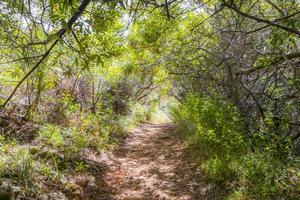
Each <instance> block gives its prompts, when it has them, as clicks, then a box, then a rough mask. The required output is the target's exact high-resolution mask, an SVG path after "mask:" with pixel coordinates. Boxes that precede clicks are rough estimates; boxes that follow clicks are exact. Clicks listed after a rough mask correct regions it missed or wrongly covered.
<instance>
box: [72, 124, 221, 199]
mask: <svg viewBox="0 0 300 200" xmlns="http://www.w3.org/2000/svg"><path fill="white" fill-rule="evenodd" d="M86 159H87V160H88V161H89V164H90V166H91V168H90V170H89V172H88V173H86V174H81V175H77V177H75V182H77V183H78V184H79V185H80V186H81V187H82V188H83V199H91V200H152V199H153V200H154V199H156V200H163V199H166V200H193V199H220V197H218V196H216V195H215V194H214V192H213V191H212V190H213V189H212V187H211V186H209V185H207V184H205V183H204V181H203V180H202V176H201V172H200V171H199V169H198V167H197V163H196V162H195V159H193V158H191V154H190V153H189V150H188V148H187V145H186V144H185V143H184V142H183V140H182V139H181V138H180V136H178V134H176V131H175V128H174V127H173V126H172V125H169V124H160V125H156V124H147V123H143V124H141V125H140V126H139V127H138V128H137V129H136V130H135V131H133V132H132V133H131V134H129V135H128V137H127V138H126V139H125V140H124V141H123V143H122V145H121V146H120V148H119V149H118V150H117V151H115V152H113V153H107V154H101V155H93V154H89V153H87V155H86Z"/></svg>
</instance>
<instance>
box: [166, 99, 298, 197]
mask: <svg viewBox="0 0 300 200" xmlns="http://www.w3.org/2000/svg"><path fill="white" fill-rule="evenodd" d="M171 114H172V116H173V120H174V121H175V122H176V124H177V126H178V129H179V131H181V132H183V133H185V135H186V138H187V139H188V141H190V143H191V144H192V145H193V146H194V147H197V148H196V150H197V153H198V155H199V159H200V163H201V165H200V167H201V169H202V170H203V172H204V174H205V177H206V178H207V180H208V181H211V182H214V183H215V184H218V185H219V186H222V187H226V188H228V187H229V188H231V191H232V193H231V194H229V195H228V197H227V199H240V200H242V199H298V198H299V195H298V193H297V187H298V188H299V174H300V170H299V159H298V158H297V157H295V156H293V155H292V150H291V145H290V140H289V139H288V138H284V137H283V136H277V135H275V134H270V133H268V134H267V132H263V130H261V132H258V133H255V134H252V136H251V137H249V133H248V134H246V133H245V132H244V131H243V128H242V127H243V123H242V120H240V117H239V115H238V112H237V110H236V109H235V108H234V107H233V106H232V105H229V104H227V103H226V102H224V101H222V100H220V99H218V98H217V97H206V98H204V97H201V96H199V95H194V94H190V95H188V96H187V97H186V99H185V101H184V102H183V103H182V104H181V105H177V106H176V107H173V108H172V109H171ZM244 135H248V137H247V138H246V137H244Z"/></svg>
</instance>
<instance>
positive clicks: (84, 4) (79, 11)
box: [1, 0, 91, 110]
mask: <svg viewBox="0 0 300 200" xmlns="http://www.w3.org/2000/svg"><path fill="white" fill-rule="evenodd" d="M90 2H91V0H83V1H82V2H81V4H80V6H79V7H78V9H77V11H76V12H75V13H74V15H73V16H72V17H71V18H70V19H69V20H68V22H67V26H66V27H63V28H61V29H60V30H59V31H58V32H57V33H56V36H57V39H56V40H55V41H54V42H53V44H52V45H51V46H50V48H49V49H48V50H47V51H46V52H45V53H44V55H43V57H42V58H41V59H40V60H39V61H38V62H37V63H36V64H35V65H34V66H33V68H32V69H31V70H30V71H29V72H28V73H27V74H26V75H25V76H24V77H23V78H22V79H21V80H20V81H19V83H18V84H17V86H16V87H15V88H14V90H13V91H12V93H11V94H10V95H9V97H8V98H7V100H6V101H5V102H4V103H3V104H2V105H1V110H3V109H4V108H5V106H6V105H7V103H8V102H9V101H10V100H11V99H12V97H13V96H14V95H15V93H16V92H17V90H18V88H19V87H20V86H21V85H22V83H23V82H24V81H25V80H26V79H27V78H28V77H29V76H30V75H31V74H32V73H33V72H34V71H35V70H36V69H37V68H39V66H40V64H41V63H42V62H43V61H44V60H45V58H46V57H47V56H48V55H49V54H50V52H51V51H52V49H53V48H54V47H55V45H56V44H57V43H58V41H59V39H61V38H62V37H63V35H64V34H65V33H66V31H67V30H69V29H71V27H72V25H73V24H74V23H75V22H76V20H77V19H78V18H79V17H80V16H81V14H82V13H83V11H84V10H85V9H86V7H87V6H88V5H89V3H90Z"/></svg>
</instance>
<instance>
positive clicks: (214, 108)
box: [0, 0, 300, 199]
mask: <svg viewBox="0 0 300 200" xmlns="http://www.w3.org/2000/svg"><path fill="white" fill-rule="evenodd" d="M0 25H1V29H0V38H1V40H0V46H1V48H0V55H1V57H0V66H1V68H0V69H1V70H0V104H1V118H0V127H1V133H0V177H2V178H3V180H2V182H3V183H2V186H1V187H3V188H4V189H3V191H2V189H1V190H0V192H4V191H7V190H8V189H7V188H9V189H10V190H14V192H15V193H16V194H18V196H19V197H20V198H34V199H39V198H42V196H43V194H44V193H49V191H48V190H49V188H52V191H51V192H52V193H53V194H52V196H53V198H54V199H63V198H64V196H65V195H67V196H68V195H70V194H69V192H70V191H72V190H73V189H74V186H73V185H72V183H71V182H69V181H68V177H69V175H70V174H72V173H75V172H76V171H81V170H84V169H85V168H87V167H88V166H87V165H86V163H85V162H84V161H82V159H81V154H82V152H83V151H85V150H86V149H91V150H93V151H102V150H105V149H108V148H112V147H113V146H114V145H115V144H116V143H117V142H118V140H119V138H121V137H122V136H123V135H124V134H125V132H126V129H127V128H128V127H131V126H133V125H134V124H135V123H137V122H139V121H145V120H150V119H151V116H152V118H153V115H151V114H152V113H153V112H155V110H157V109H158V108H161V107H164V106H165V105H163V106H162V104H172V106H170V113H171V115H172V118H173V120H174V123H176V124H177V126H178V131H179V132H180V133H184V135H185V138H186V139H187V140H188V141H189V142H190V143H191V145H192V146H193V149H194V150H195V154H197V156H198V159H199V167H201V169H202V170H203V172H204V175H205V177H206V179H207V182H209V183H212V184H214V185H215V186H216V187H220V188H221V189H222V190H224V191H226V192H225V193H226V195H225V197H224V198H225V199H299V198H300V195H299V193H300V190H299V188H300V182H299V179H300V171H299V167H300V166H299V149H300V142H299V138H300V50H299V49H300V39H299V38H300V3H299V1H297V0H287V1H281V0H203V1H202V0H196V1H182V0H137V1H119V0H118V1H115V0H108V1H99V0H94V1H92V0H14V1H12V0H2V1H0ZM160 102H163V103H162V104H161V103H160ZM165 102H171V103H165ZM174 102H175V103H174ZM154 118H158V115H154ZM5 188H6V189H5ZM0 195H1V193H0ZM72 198H73V197H72ZM72 198H71V199H72Z"/></svg>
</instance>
